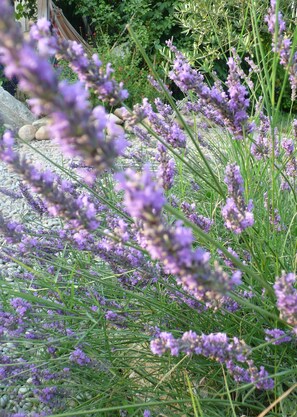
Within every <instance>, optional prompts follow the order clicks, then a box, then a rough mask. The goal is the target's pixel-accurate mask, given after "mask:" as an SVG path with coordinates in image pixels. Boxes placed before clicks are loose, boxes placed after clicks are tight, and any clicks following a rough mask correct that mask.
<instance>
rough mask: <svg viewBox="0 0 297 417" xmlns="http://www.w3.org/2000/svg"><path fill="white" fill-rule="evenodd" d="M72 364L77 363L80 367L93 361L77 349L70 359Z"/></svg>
mask: <svg viewBox="0 0 297 417" xmlns="http://www.w3.org/2000/svg"><path fill="white" fill-rule="evenodd" d="M69 359H70V361H71V362H74V363H77V364H78V365H80V366H85V365H89V364H90V363H91V362H92V361H91V359H90V358H89V357H88V356H87V355H86V354H85V353H84V352H83V351H82V350H81V349H80V348H76V349H75V350H74V351H73V352H72V353H71V355H70V357H69Z"/></svg>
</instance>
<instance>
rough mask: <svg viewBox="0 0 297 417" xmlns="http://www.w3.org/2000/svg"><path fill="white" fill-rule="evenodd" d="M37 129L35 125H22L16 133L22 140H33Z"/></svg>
mask: <svg viewBox="0 0 297 417" xmlns="http://www.w3.org/2000/svg"><path fill="white" fill-rule="evenodd" d="M36 131H37V127H35V126H32V125H24V126H22V127H21V128H20V129H19V132H18V135H19V137H20V138H21V139H23V140H27V141H30V140H33V139H34V138H35V133H36Z"/></svg>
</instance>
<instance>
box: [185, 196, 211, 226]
mask: <svg viewBox="0 0 297 417" xmlns="http://www.w3.org/2000/svg"><path fill="white" fill-rule="evenodd" d="M181 209H182V211H183V212H184V213H185V215H186V216H187V217H188V219H189V220H191V222H193V223H195V224H196V225H197V226H198V227H200V229H202V230H203V231H204V232H206V233H208V232H209V231H210V228H211V226H212V225H213V221H212V220H211V219H209V218H208V217H205V216H202V215H201V214H197V213H196V206H195V203H192V204H190V203H187V202H186V201H183V202H182V203H181Z"/></svg>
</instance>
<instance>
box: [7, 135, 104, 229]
mask: <svg viewBox="0 0 297 417" xmlns="http://www.w3.org/2000/svg"><path fill="white" fill-rule="evenodd" d="M12 140H13V138H12V136H11V134H10V133H5V134H4V136H3V139H2V141H1V140H0V156H1V157H2V159H3V160H4V161H5V162H6V163H8V164H9V165H10V166H11V167H12V169H13V170H14V171H15V172H16V173H17V174H19V175H21V176H22V177H23V179H24V180H25V181H26V182H27V183H28V184H30V185H31V187H32V188H33V190H34V191H36V192H38V193H40V194H42V196H43V197H44V198H45V200H46V202H47V210H48V212H49V213H50V214H52V215H54V216H56V215H62V216H64V217H66V218H67V219H68V220H69V221H70V224H71V225H72V227H78V226H80V227H83V228H85V229H88V230H94V229H96V228H97V227H98V221H97V220H96V209H95V206H94V204H93V203H91V202H90V201H89V199H88V197H87V196H86V195H83V194H82V195H79V196H78V197H77V198H74V197H72V195H71V194H70V193H65V192H64V190H65V185H66V191H68V183H67V182H63V181H58V176H57V175H56V174H54V173H52V172H51V171H45V172H40V171H39V170H38V169H36V167H35V166H32V165H30V164H28V162H27V161H26V160H25V159H24V158H22V159H21V157H20V155H19V154H18V153H17V152H15V151H14V150H13V148H12V143H13V142H12ZM59 182H60V184H61V186H60V187H59V185H58V183H59Z"/></svg>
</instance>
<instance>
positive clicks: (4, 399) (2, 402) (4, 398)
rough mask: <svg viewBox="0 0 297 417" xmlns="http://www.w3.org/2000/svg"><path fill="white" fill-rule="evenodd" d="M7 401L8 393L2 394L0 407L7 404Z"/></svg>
mask: <svg viewBox="0 0 297 417" xmlns="http://www.w3.org/2000/svg"><path fill="white" fill-rule="evenodd" d="M8 401H9V396H8V395H3V396H2V397H1V398H0V407H1V408H5V407H6V406H7V404H8Z"/></svg>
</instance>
